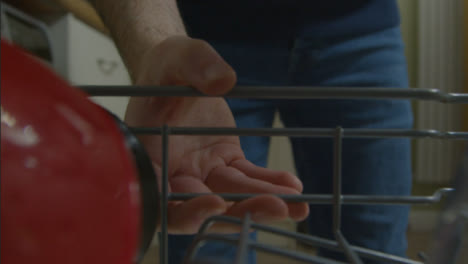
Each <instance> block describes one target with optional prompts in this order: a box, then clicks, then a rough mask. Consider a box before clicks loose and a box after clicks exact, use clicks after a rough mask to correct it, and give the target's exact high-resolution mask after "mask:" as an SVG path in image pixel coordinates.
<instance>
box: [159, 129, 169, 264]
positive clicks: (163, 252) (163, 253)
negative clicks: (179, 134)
mask: <svg viewBox="0 0 468 264" xmlns="http://www.w3.org/2000/svg"><path fill="white" fill-rule="evenodd" d="M169 133H170V129H169V127H168V126H167V125H165V126H164V127H163V130H162V163H163V164H162V181H161V183H162V186H161V190H162V194H161V237H160V244H161V245H160V247H159V256H160V263H162V264H167V263H168V261H169V257H168V230H167V228H168V227H167V206H168V199H169V196H168V184H169V181H168V170H169V169H168V166H169Z"/></svg>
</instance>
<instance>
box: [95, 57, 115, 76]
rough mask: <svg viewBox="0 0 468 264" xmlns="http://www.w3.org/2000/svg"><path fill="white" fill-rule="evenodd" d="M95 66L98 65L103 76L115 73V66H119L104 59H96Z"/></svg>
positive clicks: (112, 61)
mask: <svg viewBox="0 0 468 264" xmlns="http://www.w3.org/2000/svg"><path fill="white" fill-rule="evenodd" d="M97 65H98V68H99V70H100V71H101V72H102V73H103V74H104V75H111V74H112V73H113V72H114V71H115V69H116V68H117V66H119V64H118V63H117V62H116V61H114V60H106V59H104V58H98V59H97Z"/></svg>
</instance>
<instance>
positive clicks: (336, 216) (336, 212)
mask: <svg viewBox="0 0 468 264" xmlns="http://www.w3.org/2000/svg"><path fill="white" fill-rule="evenodd" d="M342 143H343V128H341V127H337V128H336V130H335V138H334V141H333V144H334V150H333V230H332V232H339V231H340V228H341V202H342V193H341V154H342Z"/></svg>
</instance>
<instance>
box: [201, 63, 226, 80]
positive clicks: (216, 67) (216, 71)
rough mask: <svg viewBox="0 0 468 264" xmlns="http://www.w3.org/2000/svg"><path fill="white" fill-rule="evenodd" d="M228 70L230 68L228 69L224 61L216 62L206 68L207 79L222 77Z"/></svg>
mask: <svg viewBox="0 0 468 264" xmlns="http://www.w3.org/2000/svg"><path fill="white" fill-rule="evenodd" d="M227 71H228V69H226V66H225V65H223V64H222V63H214V64H211V65H210V66H209V67H208V68H207V69H206V70H205V76H204V77H205V80H206V81H214V80H217V79H221V78H222V77H223V76H224V75H226V72H227Z"/></svg>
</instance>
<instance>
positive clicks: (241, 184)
mask: <svg viewBox="0 0 468 264" xmlns="http://www.w3.org/2000/svg"><path fill="white" fill-rule="evenodd" d="M249 176H250V175H249ZM205 183H206V185H207V186H208V187H209V188H210V189H211V190H212V191H213V192H217V193H271V194H297V195H298V194H300V193H299V192H298V191H297V190H296V189H294V188H290V187H286V186H281V185H275V184H272V183H270V182H266V181H263V180H259V179H255V178H250V177H248V176H246V175H245V174H244V173H243V172H241V171H239V170H237V169H236V168H232V167H219V168H216V169H214V170H212V172H211V173H210V175H209V176H208V177H207V179H206V181H205ZM274 198H275V199H277V200H276V201H281V202H282V203H284V201H282V200H281V199H279V198H277V197H274ZM272 205H275V203H272ZM263 206H265V205H263ZM287 208H288V214H289V216H290V217H291V218H292V219H294V220H297V221H300V220H303V219H305V218H306V217H307V215H308V214H309V207H308V205H307V204H306V203H288V204H287ZM257 209H261V208H260V207H252V208H251V210H252V212H254V211H255V210H257Z"/></svg>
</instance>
